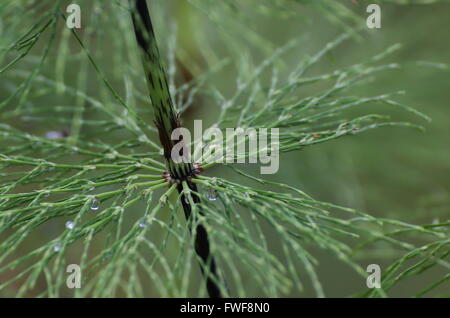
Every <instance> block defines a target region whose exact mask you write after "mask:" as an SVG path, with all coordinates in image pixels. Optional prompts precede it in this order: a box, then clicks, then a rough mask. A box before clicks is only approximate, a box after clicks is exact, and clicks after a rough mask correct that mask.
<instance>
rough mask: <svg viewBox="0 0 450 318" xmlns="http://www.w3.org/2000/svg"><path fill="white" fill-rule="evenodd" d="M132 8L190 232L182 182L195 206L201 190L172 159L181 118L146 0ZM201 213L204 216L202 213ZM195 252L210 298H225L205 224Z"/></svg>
mask: <svg viewBox="0 0 450 318" xmlns="http://www.w3.org/2000/svg"><path fill="white" fill-rule="evenodd" d="M129 1H130V5H131V9H132V11H131V16H132V20H133V26H134V32H135V35H136V40H137V42H138V45H139V47H140V48H141V51H142V52H141V53H142V61H143V66H144V71H145V75H146V80H147V86H148V90H149V94H150V99H151V101H152V104H153V109H154V112H155V123H156V126H157V128H158V133H159V139H160V141H161V144H162V146H163V148H164V157H165V159H166V165H167V168H168V170H169V174H170V177H171V179H172V180H174V181H175V182H178V187H177V189H178V192H179V193H180V194H182V195H181V204H182V206H183V210H184V214H185V217H186V220H187V221H188V226H189V229H191V224H192V223H191V222H192V221H193V220H192V217H193V216H192V207H191V206H190V204H188V203H187V202H186V200H185V199H184V195H183V187H182V184H181V183H182V182H183V181H185V182H187V184H188V186H189V189H190V190H191V191H192V192H193V194H192V199H193V201H194V204H198V203H200V198H199V197H198V196H197V195H195V193H196V192H197V187H196V185H195V183H193V182H191V181H190V178H192V177H193V176H195V175H194V174H193V171H194V170H193V166H192V164H191V163H184V162H181V163H175V162H173V160H172V158H171V152H172V148H173V146H174V145H175V144H176V143H177V142H178V141H176V140H172V139H171V134H172V131H173V130H174V129H176V128H178V127H180V123H179V120H178V117H177V115H176V113H175V110H174V107H173V104H172V99H171V96H170V91H169V87H168V85H167V77H166V72H165V70H164V68H163V66H162V63H161V57H160V55H159V50H158V46H157V43H156V38H155V34H154V32H153V27H152V22H151V18H150V14H149V11H148V7H147V3H146V1H145V0H129ZM199 213H202V211H201V210H200V212H199ZM194 233H195V251H196V253H197V255H198V256H199V257H200V259H201V261H202V264H201V270H202V274H203V276H204V277H205V279H206V288H207V291H208V294H209V296H210V297H216V298H217V297H221V296H222V295H221V292H220V289H219V287H218V285H217V283H216V282H215V281H214V279H212V278H213V277H214V278H215V279H216V280H217V279H218V275H217V267H216V262H215V260H214V258H213V257H212V255H211V252H210V246H209V239H208V233H207V231H206V229H205V227H204V226H203V225H202V224H200V223H199V224H198V225H197V226H196V228H195V231H194Z"/></svg>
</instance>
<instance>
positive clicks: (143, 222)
mask: <svg viewBox="0 0 450 318" xmlns="http://www.w3.org/2000/svg"><path fill="white" fill-rule="evenodd" d="M147 225H148V223H147V221H141V222H139V224H138V226H139V227H140V228H144V227H147Z"/></svg>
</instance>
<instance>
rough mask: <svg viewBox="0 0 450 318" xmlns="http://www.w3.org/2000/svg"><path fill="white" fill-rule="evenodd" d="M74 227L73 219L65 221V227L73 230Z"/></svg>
mask: <svg viewBox="0 0 450 318" xmlns="http://www.w3.org/2000/svg"><path fill="white" fill-rule="evenodd" d="M74 227H75V223H74V222H73V221H67V222H66V229H68V230H73V228H74Z"/></svg>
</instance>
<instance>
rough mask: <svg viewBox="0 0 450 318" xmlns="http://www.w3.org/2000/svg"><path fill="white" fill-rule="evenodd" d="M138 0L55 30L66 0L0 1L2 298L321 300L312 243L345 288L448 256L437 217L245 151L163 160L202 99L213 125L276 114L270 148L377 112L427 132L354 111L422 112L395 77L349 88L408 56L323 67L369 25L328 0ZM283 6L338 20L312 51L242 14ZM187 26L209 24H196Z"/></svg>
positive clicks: (379, 291)
mask: <svg viewBox="0 0 450 318" xmlns="http://www.w3.org/2000/svg"><path fill="white" fill-rule="evenodd" d="M148 2H149V3H150V4H151V5H152V7H151V9H152V12H156V13H157V14H156V13H155V14H152V17H153V20H151V19H150V15H149V10H148V8H147V3H146V1H144V0H128V1H125V0H124V1H119V0H114V1H87V0H84V1H82V0H80V1H77V3H79V4H80V7H81V8H82V12H83V19H82V25H83V27H82V29H79V30H78V29H68V28H67V27H66V24H65V22H66V20H67V19H69V17H68V15H67V12H65V8H66V5H67V4H68V3H66V1H63V0H57V1H55V2H47V1H26V0H20V1H17V0H14V1H13V0H5V1H2V3H1V4H0V17H1V20H0V21H1V26H2V27H0V34H1V36H0V47H1V48H2V49H1V55H0V62H1V64H0V65H1V66H0V76H1V82H0V96H1V100H0V118H1V123H0V178H1V182H0V296H18V297H23V296H38V297H61V296H75V297H117V296H119V297H120V296H127V297H144V296H162V297H188V296H190V297H197V296H198V297H204V296H206V295H209V296H211V297H230V296H234V297H247V296H253V297H254V296H269V297H278V296H286V295H296V296H297V295H304V293H307V292H310V291H312V292H313V293H314V295H316V296H317V297H324V296H326V295H327V288H326V285H324V284H323V283H324V280H325V279H324V278H323V277H322V276H321V271H320V270H319V267H318V265H319V260H320V254H321V252H323V251H324V252H325V253H326V254H327V255H329V257H332V258H333V259H334V260H336V264H340V263H342V264H345V265H346V266H347V267H348V268H350V269H352V270H353V273H354V276H353V277H354V279H355V280H356V281H358V282H361V284H360V285H358V286H360V288H358V289H357V290H355V294H354V295H355V296H367V297H385V296H389V295H390V293H391V291H392V288H394V287H395V286H396V285H397V284H398V283H399V282H402V281H404V280H407V279H408V278H412V277H415V276H417V275H423V274H424V273H425V272H427V271H428V270H429V269H431V268H433V269H444V270H446V271H448V270H449V269H450V263H449V261H448V254H449V252H450V240H449V226H450V222H449V221H448V220H444V221H439V222H434V223H432V224H423V225H416V224H411V223H410V222H404V221H401V220H400V219H397V218H392V217H391V218H388V217H379V216H373V215H370V214H368V213H364V212H361V211H359V210H358V209H353V208H348V207H342V206H338V205H336V204H332V203H328V202H322V201H320V200H317V199H314V198H313V197H311V196H310V195H308V194H307V193H305V192H303V191H302V190H300V189H299V188H298V187H297V186H293V185H292V184H290V183H291V181H290V180H289V181H286V180H285V181H280V180H279V179H277V178H276V177H275V176H270V177H264V178H263V177H259V176H257V175H255V173H254V171H253V170H252V168H251V167H248V166H240V165H239V164H236V163H230V162H228V161H227V160H222V161H221V160H216V161H209V160H207V159H208V158H207V157H206V158H201V159H200V160H199V161H196V162H192V163H190V162H184V161H181V162H175V161H174V160H173V158H172V157H171V152H172V149H173V148H174V146H175V144H177V143H178V142H181V141H183V142H185V143H186V144H194V143H195V142H197V141H198V140H194V141H191V142H189V141H188V140H184V139H183V140H182V139H181V137H180V138H178V140H173V139H172V138H171V136H172V132H173V131H174V130H175V129H177V128H179V127H181V126H184V124H186V126H188V125H189V123H190V119H192V116H194V115H193V114H195V115H198V114H199V113H201V115H202V117H205V118H202V119H205V121H206V119H208V121H212V122H211V123H210V124H209V127H210V128H211V127H214V128H218V129H220V130H221V131H223V132H225V131H226V129H227V128H230V127H242V128H256V129H259V128H262V129H271V128H279V136H278V137H279V147H278V149H279V152H280V157H281V160H283V156H284V155H285V154H286V153H292V152H295V153H299V152H301V151H302V152H306V151H308V149H310V147H312V148H315V147H316V146H317V147H318V145H319V144H322V143H326V142H329V141H332V140H338V139H341V138H349V137H351V136H357V135H359V134H362V133H364V132H367V131H369V130H373V129H378V128H382V127H388V126H395V127H407V128H414V129H419V130H423V127H422V125H420V124H415V123H412V122H411V120H407V121H405V120H392V119H390V116H388V115H387V114H385V113H383V112H381V111H380V112H381V114H380V113H375V114H373V113H364V114H361V113H358V111H361V110H363V109H365V107H370V106H371V105H385V106H388V107H391V108H396V109H399V110H401V111H402V112H409V113H410V114H412V115H414V116H416V117H417V118H418V120H422V121H425V122H427V121H429V118H428V116H427V115H425V114H422V113H421V112H419V111H417V110H415V109H413V108H410V107H409V106H407V105H404V104H403V103H400V102H399V101H398V100H397V97H398V96H400V95H402V94H404V92H402V91H395V90H394V91H391V92H386V93H379V94H375V95H369V94H363V95H361V94H360V93H355V91H356V90H357V88H358V87H360V86H363V85H364V84H365V83H367V82H369V81H372V80H376V78H377V76H378V74H381V73H383V72H389V71H396V70H398V69H399V68H400V67H401V66H402V65H401V64H399V63H395V62H385V61H386V59H388V58H389V57H390V56H391V55H392V54H393V53H395V52H397V51H398V50H399V49H400V48H401V47H400V45H397V44H396V45H392V46H390V47H388V48H386V49H385V50H383V51H381V52H379V53H377V54H375V55H374V56H373V57H369V58H367V59H366V60H364V61H361V62H356V63H352V64H351V65H346V66H341V65H340V64H339V63H337V64H333V65H328V64H327V58H330V56H331V55H332V54H333V52H336V51H337V50H339V46H340V45H342V44H343V43H346V42H347V43H348V42H350V41H351V40H352V39H353V38H354V36H355V35H357V36H358V37H364V36H365V34H364V33H361V32H359V31H356V29H355V23H357V21H359V19H358V17H357V16H355V15H354V14H353V12H351V11H349V10H348V9H346V7H345V6H342V5H341V4H339V3H338V2H335V1H326V0H321V1H315V0H313V1H297V0H280V1H272V0H270V1H269V0H254V1H253V0H252V1H250V2H251V4H252V5H254V7H249V4H246V2H237V1H236V2H234V1H213V0H186V1H184V0H183V1H179V0H177V1H175V2H171V1H156V0H155V1H148ZM391 2H392V1H391ZM394 2H395V1H394ZM397 2H398V3H402V2H404V1H397ZM170 5H173V6H174V7H176V6H177V5H180V6H184V7H182V9H183V10H186V12H184V11H183V12H182V13H183V14H182V17H183V16H184V14H186V15H188V16H190V17H191V20H189V19H188V20H189V21H190V22H189V23H186V21H183V19H182V18H181V17H179V16H177V15H176V14H175V13H174V14H173V16H172V15H171V17H170V18H167V17H166V16H165V14H164V12H165V9H166V8H167V7H168V6H170ZM288 5H291V6H299V7H301V8H305V7H306V6H307V5H310V6H311V7H313V8H315V9H318V12H319V13H321V14H325V15H326V18H327V19H329V20H331V21H333V22H334V23H337V24H338V25H341V26H343V29H344V32H345V33H344V34H342V35H338V36H336V37H334V38H333V39H332V40H331V41H329V42H328V44H325V45H324V46H323V48H322V49H319V50H318V51H316V53H312V54H310V55H308V54H307V53H306V52H305V51H308V50H306V49H305V50H303V46H305V43H306V42H305V38H304V37H301V36H300V37H295V38H292V39H290V40H289V41H287V42H286V43H285V44H280V45H279V44H274V43H272V42H271V41H269V40H268V39H266V38H265V37H264V36H262V35H261V34H260V33H259V32H256V31H255V30H254V29H253V28H251V27H250V26H249V25H248V23H249V18H248V17H247V16H245V14H243V12H248V13H249V15H251V14H254V15H256V16H257V17H258V18H260V19H265V18H266V19H267V16H269V18H271V16H272V15H279V16H282V17H283V18H284V17H285V16H286V17H287V18H289V12H287V11H288V10H286V8H285V6H286V7H287V6H288ZM253 8H255V9H254V10H253ZM172 9H173V8H172ZM153 10H154V11H153ZM333 11H336V16H333V14H332V13H333ZM170 12H171V13H172V10H171V11H170ZM173 12H177V11H176V10H175V9H173ZM17 16H21V17H22V19H21V20H20V21H18V20H17ZM320 17H321V15H319V18H320ZM24 21H32V22H30V23H24ZM191 21H195V23H194V22H192V25H191ZM270 21H271V23H272V20H271V19H270ZM200 22H201V23H200ZM153 25H154V26H155V30H157V31H158V32H156V35H155V33H154V30H153ZM198 25H202V26H204V27H205V28H206V27H207V28H208V29H209V31H210V33H208V32H200V31H198V30H197V31H198V32H191V30H192V29H190V28H193V26H198ZM158 26H163V27H161V28H159V27H158ZM305 32H306V31H305ZM184 33H187V34H190V36H192V43H190V42H189V43H185V42H183V41H185V39H183V38H180V34H181V35H183V34H184ZM191 33H193V34H191ZM156 37H159V38H160V39H164V40H163V41H159V42H158V44H159V47H158V45H157V41H156ZM199 42H200V43H202V46H201V49H200V48H199V47H197V46H196V43H197V44H198V43H199ZM218 42H220V43H221V44H220V45H219V47H220V48H221V50H219V49H217V50H216V49H215V48H217V45H218V44H217V43H218ZM221 45H222V46H221ZM311 51H312V49H311ZM255 52H257V53H255ZM293 56H294V58H293ZM108 63H109V64H108ZM165 65H167V67H165ZM439 67H440V68H442V69H446V70H448V66H446V65H443V64H442V65H441V64H440V65H439ZM142 70H143V71H142ZM230 73H231V76H230ZM144 77H145V82H146V85H145V84H144V81H143V78H144ZM221 78H225V79H226V81H224V82H222V84H221V85H223V86H224V87H222V86H221V85H217V84H216V82H217V80H218V79H221ZM233 81H234V82H233ZM5 96H6V97H5ZM206 104H207V105H208V107H207V108H206V107H205V105H206ZM149 105H151V107H150V106H149ZM199 110H201V111H200V112H199V113H198V111H199ZM209 112H211V113H212V115H211V114H210V113H209ZM207 113H208V114H207ZM203 115H204V116H203ZM397 115H398V114H397ZM399 116H401V115H399ZM211 117H214V118H213V119H211ZM152 120H153V122H152ZM183 120H184V122H183ZM182 123H183V125H182ZM157 136H158V137H159V142H158V141H156V140H157V138H158V137H157ZM247 140H248V136H247V137H246V138H244V139H243V141H242V142H245V141H247ZM203 142H204V143H205V144H204V145H203V148H208V147H209V146H211V145H212V144H213V141H211V140H209V141H208V140H203ZM203 148H202V149H203ZM266 148H267V147H266ZM263 151H265V150H263V149H258V155H259V154H260V153H259V152H263ZM183 155H184V154H183ZM252 155H254V154H252V153H250V151H247V150H246V151H245V153H243V154H240V155H239V154H237V155H234V157H235V158H233V159H248V158H250V157H251V156H252ZM224 157H225V154H222V158H221V159H226V158H224ZM234 162H236V160H235V161H234ZM293 170H295V168H293ZM289 174H290V175H292V176H293V178H295V177H294V175H293V173H292V171H289ZM294 181H295V180H294ZM380 255H382V256H383V257H384V258H386V259H388V260H389V262H390V265H389V266H388V267H387V268H386V270H385V271H384V272H383V280H382V282H381V288H375V289H367V288H366V284H365V283H366V278H367V272H366V266H365V265H366V264H365V263H364V260H366V259H367V258H377V257H379V256H380ZM377 259H378V258H377ZM70 264H77V265H79V267H80V269H81V273H82V276H81V288H75V289H70V288H68V287H67V284H66V274H67V273H66V268H67V265H70ZM198 264H200V271H199V270H198ZM200 277H201V278H202V279H199V278H200ZM449 279H450V276H449V275H448V274H444V275H442V277H440V278H439V279H438V280H432V281H430V282H428V284H429V285H428V286H425V287H424V288H422V289H421V290H417V291H415V292H414V293H412V296H414V295H417V296H422V295H426V294H427V293H429V292H430V291H432V290H435V289H436V287H438V286H441V285H442V284H444V283H445V282H448V280H449ZM199 280H201V282H199ZM357 291H361V292H360V293H357Z"/></svg>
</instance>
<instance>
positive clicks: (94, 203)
mask: <svg viewBox="0 0 450 318" xmlns="http://www.w3.org/2000/svg"><path fill="white" fill-rule="evenodd" d="M99 208H100V201H98V199H97V198H96V197H94V198H92V201H91V210H93V211H97V210H98V209H99Z"/></svg>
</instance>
